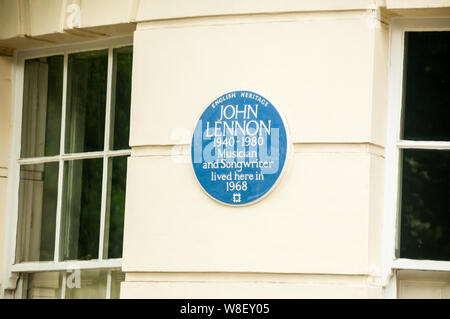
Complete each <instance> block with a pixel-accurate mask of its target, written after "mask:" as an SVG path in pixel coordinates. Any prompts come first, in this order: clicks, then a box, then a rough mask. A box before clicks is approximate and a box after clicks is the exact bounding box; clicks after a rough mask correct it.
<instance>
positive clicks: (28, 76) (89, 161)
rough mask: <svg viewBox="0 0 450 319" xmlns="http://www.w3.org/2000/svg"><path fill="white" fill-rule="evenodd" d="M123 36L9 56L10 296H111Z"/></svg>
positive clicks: (125, 121) (123, 147)
mask: <svg viewBox="0 0 450 319" xmlns="http://www.w3.org/2000/svg"><path fill="white" fill-rule="evenodd" d="M130 42H131V41H130V39H129V38H120V39H115V40H108V41H104V40H103V41H99V42H97V43H95V44H94V45H92V44H82V45H78V46H72V47H65V48H62V49H59V50H58V49H47V50H45V49H44V50H38V51H37V52H34V51H33V52H23V53H20V54H18V58H17V60H18V61H17V63H18V65H19V67H18V70H21V67H20V66H23V72H20V71H17V74H16V78H17V80H16V81H17V82H16V83H21V84H22V85H21V92H23V94H22V95H21V97H22V98H21V99H18V101H17V103H16V105H17V107H18V108H20V110H21V116H20V118H21V128H20V143H19V144H20V149H19V148H17V158H18V159H17V163H16V165H17V179H18V183H17V195H16V198H15V200H16V201H17V204H16V205H15V209H14V211H15V212H16V214H17V219H16V221H17V223H16V225H17V230H16V234H15V236H14V238H13V239H12V240H13V241H15V245H14V246H15V253H14V258H11V259H13V265H12V266H11V272H12V273H17V274H19V281H18V286H17V287H18V288H17V289H16V297H23V298H118V297H119V290H120V282H121V281H123V279H124V275H123V273H122V272H121V257H122V241H123V228H124V214H125V191H126V172H127V157H128V156H129V155H130V153H131V150H130V148H129V145H128V138H129V124H130V102H131V72H132V56H133V48H132V46H131V45H130ZM16 92H18V91H16ZM19 114H20V112H19ZM16 118H17V117H16ZM16 132H19V129H18V130H16Z"/></svg>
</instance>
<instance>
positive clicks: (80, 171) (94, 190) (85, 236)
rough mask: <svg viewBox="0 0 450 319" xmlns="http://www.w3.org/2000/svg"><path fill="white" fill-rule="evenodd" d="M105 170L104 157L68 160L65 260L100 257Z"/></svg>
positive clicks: (65, 201)
mask: <svg viewBox="0 0 450 319" xmlns="http://www.w3.org/2000/svg"><path fill="white" fill-rule="evenodd" d="M102 171H103V159H102V158H96V159H84V160H74V161H67V162H65V163H64V188H63V206H62V227H61V229H62V238H61V244H62V247H61V254H62V258H63V259H64V260H74V259H81V260H86V259H96V258H98V245H99V233H100V207H101V195H102Z"/></svg>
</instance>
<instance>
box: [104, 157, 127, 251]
mask: <svg viewBox="0 0 450 319" xmlns="http://www.w3.org/2000/svg"><path fill="white" fill-rule="evenodd" d="M109 163H110V164H109V165H110V176H109V187H108V200H107V212H109V214H108V215H107V225H109V227H108V226H107V227H105V238H106V239H107V240H105V245H108V246H107V247H106V246H105V251H107V252H108V255H107V256H105V258H121V257H122V243H123V226H124V225H123V222H124V215H125V189H126V177H127V157H126V156H121V157H113V158H110V159H109ZM106 248H107V249H106Z"/></svg>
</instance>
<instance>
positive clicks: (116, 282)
mask: <svg viewBox="0 0 450 319" xmlns="http://www.w3.org/2000/svg"><path fill="white" fill-rule="evenodd" d="M124 280H125V274H124V273H123V272H121V271H113V272H111V299H119V298H120V283H121V282H122V281H124Z"/></svg>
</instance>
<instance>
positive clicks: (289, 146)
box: [188, 88, 292, 208]
mask: <svg viewBox="0 0 450 319" xmlns="http://www.w3.org/2000/svg"><path fill="white" fill-rule="evenodd" d="M240 91H245V92H250V93H254V94H257V95H259V96H260V97H262V98H264V99H265V100H266V101H268V102H269V103H270V104H271V105H272V106H273V107H274V108H275V110H276V111H277V112H278V115H279V116H280V118H281V121H282V123H283V125H284V130H285V132H286V158H285V160H284V165H283V168H282V170H281V172H280V175H279V176H278V178H277V180H276V181H275V183H273V185H272V186H271V187H270V188H269V190H268V191H267V192H266V193H265V194H264V195H263V196H261V197H259V198H257V199H255V200H253V201H251V202H248V203H246V204H241V205H233V204H229V203H225V202H222V201H221V200H219V199H217V198H215V197H213V196H212V195H211V194H209V193H208V192H207V191H206V190H205V189H204V188H203V185H202V184H201V183H200V181H199V180H198V178H197V174H196V173H195V170H194V165H193V163H192V154H191V150H192V140H193V135H194V133H195V128H196V127H197V123H198V121H199V120H200V118H201V117H202V115H203V113H204V112H205V111H206V110H207V109H208V108H209V107H210V106H211V104H212V103H213V102H214V101H215V100H217V99H218V98H220V97H221V96H224V95H225V94H228V93H232V92H240ZM271 101H272V99H268V98H266V96H265V95H262V94H260V93H257V92H255V91H253V90H249V89H243V88H240V89H231V90H229V91H226V92H225V93H223V94H221V95H218V96H217V97H216V98H215V99H213V100H211V101H210V102H209V104H207V106H206V107H204V108H203V109H202V110H201V112H200V116H198V117H196V118H197V120H196V122H195V124H194V128H193V130H192V137H191V139H190V142H189V152H188V153H189V161H190V166H191V171H192V174H193V175H194V177H195V180H196V181H197V183H198V185H200V188H201V189H202V190H203V192H205V193H206V194H207V195H208V197H209V198H211V199H213V200H214V201H216V202H218V203H220V204H222V205H225V206H228V207H234V208H238V207H247V206H251V205H253V204H256V203H258V202H260V201H261V200H263V199H264V198H266V196H268V195H269V194H270V193H272V191H273V190H274V189H275V187H276V186H277V185H278V184H279V183H280V181H281V179H282V177H283V176H284V175H285V171H286V167H287V166H288V163H289V162H290V157H291V154H292V143H291V138H290V132H289V126H288V125H287V121H286V118H285V117H284V114H283V113H282V112H281V111H280V110H279V108H278V107H276V106H275V104H273V103H272V102H271Z"/></svg>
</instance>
